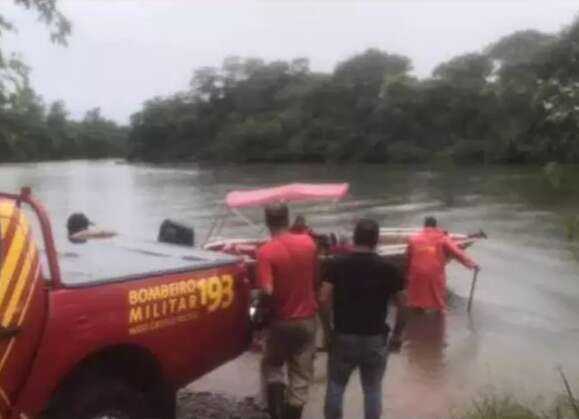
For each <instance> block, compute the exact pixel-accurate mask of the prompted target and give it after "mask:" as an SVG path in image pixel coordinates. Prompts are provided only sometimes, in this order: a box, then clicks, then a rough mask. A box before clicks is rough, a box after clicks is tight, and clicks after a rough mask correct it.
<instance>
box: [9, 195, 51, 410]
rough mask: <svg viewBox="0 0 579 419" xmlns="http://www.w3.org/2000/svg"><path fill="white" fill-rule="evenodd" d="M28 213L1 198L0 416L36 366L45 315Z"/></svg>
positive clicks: (43, 297)
mask: <svg viewBox="0 0 579 419" xmlns="http://www.w3.org/2000/svg"><path fill="white" fill-rule="evenodd" d="M30 227H31V226H30V224H29V223H28V220H27V218H26V215H25V214H24V212H22V211H21V210H20V209H19V208H18V207H17V206H16V205H15V204H14V202H13V201H8V200H5V201H3V200H0V418H5V417H7V416H8V414H9V412H10V410H11V406H12V404H13V403H14V401H15V399H16V397H17V395H18V391H19V389H20V387H21V386H22V384H23V383H24V381H25V379H26V377H27V375H28V372H29V369H30V367H31V364H32V360H33V356H34V353H35V352H36V349H37V345H38V342H39V339H40V334H41V332H42V328H43V325H44V319H45V316H46V295H45V289H44V287H43V284H42V281H41V274H40V268H39V254H38V248H37V247H36V243H35V242H34V240H33V239H32V232H31V228H30Z"/></svg>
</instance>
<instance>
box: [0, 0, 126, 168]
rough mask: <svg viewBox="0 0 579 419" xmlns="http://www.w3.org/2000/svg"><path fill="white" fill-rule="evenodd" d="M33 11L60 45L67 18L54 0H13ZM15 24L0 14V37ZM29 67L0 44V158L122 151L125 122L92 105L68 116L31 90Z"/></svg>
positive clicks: (92, 155) (100, 154)
mask: <svg viewBox="0 0 579 419" xmlns="http://www.w3.org/2000/svg"><path fill="white" fill-rule="evenodd" d="M14 3H15V4H17V5H20V6H23V7H25V8H27V9H29V10H30V11H31V12H35V13H36V14H37V15H38V17H39V20H40V21H42V22H43V23H44V24H45V25H46V26H47V28H48V31H49V36H50V39H51V40H52V41H53V42H55V43H56V44H60V45H66V41H67V38H68V35H69V34H70V31H71V24H70V22H69V21H68V20H67V19H66V18H65V17H64V16H63V15H62V13H61V12H60V11H59V10H58V8H57V4H56V0H14ZM15 29H16V28H15V27H14V26H13V24H12V23H11V22H9V21H8V20H7V19H6V18H5V17H4V16H2V15H0V40H1V39H2V38H3V37H2V35H4V34H5V33H6V32H10V31H14V30H15ZM29 74H30V68H29V67H28V66H27V65H26V64H25V63H24V62H23V61H22V60H21V59H20V57H19V56H18V55H17V54H15V53H12V54H8V53H7V52H6V50H5V49H4V48H0V162H12V161H38V160H57V159H72V158H103V157H117V156H118V157H121V156H125V155H126V146H127V136H128V129H127V127H123V126H120V125H118V124H116V123H115V122H114V121H111V120H108V119H106V118H104V117H103V116H102V115H101V112H100V109H99V108H95V109H91V110H89V111H87V112H86V114H85V116H84V118H83V119H81V120H79V121H77V120H72V119H70V118H69V116H68V112H67V110H66V107H65V105H64V103H63V102H62V101H55V102H52V103H50V104H46V103H45V102H44V100H43V99H42V98H41V97H40V96H39V95H38V94H37V93H36V92H35V91H34V90H33V88H32V87H31V85H30V80H29Z"/></svg>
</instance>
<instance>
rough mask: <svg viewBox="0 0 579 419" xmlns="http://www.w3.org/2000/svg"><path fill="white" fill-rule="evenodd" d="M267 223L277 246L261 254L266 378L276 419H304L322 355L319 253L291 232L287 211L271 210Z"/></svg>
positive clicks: (278, 207) (283, 207) (271, 244)
mask: <svg viewBox="0 0 579 419" xmlns="http://www.w3.org/2000/svg"><path fill="white" fill-rule="evenodd" d="M265 223H266V225H267V227H268V229H269V231H270V233H271V240H270V241H269V242H267V243H265V244H264V245H262V246H261V247H260V248H259V249H258V251H257V267H256V274H257V283H258V287H259V288H260V289H261V300H262V302H261V303H260V309H261V310H263V309H264V307H265V308H268V310H267V311H269V316H267V317H269V321H268V322H267V326H266V327H267V331H266V341H265V350H264V354H263V359H262V377H263V379H264V380H265V383H266V394H267V404H268V410H269V414H270V416H271V418H272V419H282V418H283V419H299V418H301V415H302V410H303V407H304V405H305V404H306V402H307V400H308V391H309V386H310V383H311V380H312V377H313V361H314V354H315V350H316V347H315V336H316V314H317V311H318V303H317V300H316V293H315V288H316V282H317V277H318V273H317V269H318V268H317V266H318V258H317V248H316V244H315V243H314V241H313V239H312V238H311V237H310V236H309V235H308V234H294V233H291V232H290V231H289V211H288V207H287V206H286V205H282V204H276V205H269V206H267V207H266V208H265ZM261 317H263V316H261ZM284 366H287V375H288V380H287V381H288V382H289V385H288V386H287V387H286V386H285V384H284V382H285V381H286V380H285V374H284Z"/></svg>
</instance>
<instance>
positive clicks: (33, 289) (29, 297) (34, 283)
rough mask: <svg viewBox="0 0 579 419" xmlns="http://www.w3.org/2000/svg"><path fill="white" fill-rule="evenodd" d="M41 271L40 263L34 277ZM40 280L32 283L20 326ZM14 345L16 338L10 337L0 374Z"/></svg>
mask: <svg viewBox="0 0 579 419" xmlns="http://www.w3.org/2000/svg"><path fill="white" fill-rule="evenodd" d="M39 273H40V265H38V266H37V267H36V270H35V272H34V277H38V274H39ZM38 282H39V281H34V282H33V283H32V288H31V289H30V293H29V294H28V297H26V303H24V308H23V309H22V312H21V313H20V317H19V318H18V323H17V324H16V326H20V325H21V324H22V322H23V321H24V317H25V316H26V312H27V311H28V306H29V305H30V301H31V300H32V296H33V295H34V292H35V291H36V285H37V284H38ZM13 346H14V338H12V339H10V343H9V344H8V347H7V348H6V352H4V356H3V357H2V360H0V374H1V373H2V370H3V369H4V365H5V364H6V360H7V359H8V355H10V352H12V347H13Z"/></svg>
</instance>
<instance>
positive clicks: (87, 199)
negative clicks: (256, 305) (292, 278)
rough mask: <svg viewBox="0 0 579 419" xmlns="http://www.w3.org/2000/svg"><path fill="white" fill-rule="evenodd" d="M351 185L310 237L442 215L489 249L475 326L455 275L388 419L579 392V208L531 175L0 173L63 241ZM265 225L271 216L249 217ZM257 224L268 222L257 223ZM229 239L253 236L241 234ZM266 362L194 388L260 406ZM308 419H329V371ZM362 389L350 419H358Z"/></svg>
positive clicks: (405, 171) (205, 220) (410, 349)
mask: <svg viewBox="0 0 579 419" xmlns="http://www.w3.org/2000/svg"><path fill="white" fill-rule="evenodd" d="M295 181H303V182H330V181H331V182H342V181H346V182H350V185H351V186H350V191H351V192H350V195H349V197H348V199H347V200H346V201H345V202H343V203H342V204H341V205H339V206H337V207H336V208H330V207H329V206H328V205H315V206H310V207H304V208H302V209H300V212H304V213H306V215H307V217H308V220H309V222H310V224H311V225H313V226H314V227H315V228H317V229H318V228H319V229H322V230H323V229H324V228H329V227H333V228H336V227H339V228H343V229H348V228H350V226H351V225H352V223H353V221H354V220H355V219H356V218H357V217H359V216H370V217H374V218H376V219H377V220H378V221H380V223H381V224H382V226H385V227H398V226H415V225H419V224H420V222H421V220H422V219H423V217H424V216H425V215H427V214H433V215H435V216H437V217H438V218H439V221H440V223H441V224H442V225H443V226H444V227H445V228H446V229H448V230H451V231H459V232H473V231H478V229H479V228H483V229H484V230H485V231H486V233H487V234H488V236H489V239H488V240H486V241H480V242H478V243H477V244H476V245H475V246H474V247H473V248H471V250H470V251H469V253H470V254H471V256H472V257H473V258H474V259H476V260H477V261H478V262H479V264H480V265H481V266H482V271H481V274H480V276H479V283H478V288H477V292H476V297H475V305H474V309H473V312H472V315H470V316H468V315H467V314H466V308H465V305H466V303H465V301H466V297H467V295H468V291H469V287H470V280H471V274H470V273H469V272H468V271H466V270H464V269H463V268H461V267H460V266H458V265H456V264H455V265H452V266H451V267H450V268H449V288H450V289H451V290H452V298H451V299H450V310H449V312H448V315H447V316H446V318H445V319H444V320H440V319H436V318H429V319H426V320H423V321H421V322H420V323H416V324H414V325H413V326H412V325H411V328H410V329H409V331H408V334H407V340H406V342H405V345H404V347H403V350H402V352H401V353H400V354H396V355H392V356H391V357H390V360H389V366H388V372H387V377H386V381H385V389H384V402H385V408H386V413H387V415H388V417H400V418H434V417H443V416H445V415H447V413H448V412H449V411H453V410H455V409H460V408H462V407H464V406H465V405H467V404H469V403H470V402H471V401H472V400H473V399H474V398H477V397H480V396H484V395H486V394H493V393H499V394H504V393H509V394H513V395H514V396H516V397H518V398H521V399H523V400H534V399H535V398H537V397H539V396H543V397H545V398H546V399H549V398H550V397H551V396H553V395H555V394H558V393H560V392H561V391H562V389H563V387H562V382H561V379H560V377H559V375H558V373H557V367H558V366H561V367H562V368H563V369H564V370H565V372H566V373H567V375H568V376H569V378H570V380H571V383H572V385H573V384H575V385H576V387H577V391H578V392H579V357H578V356H577V354H578V347H579V275H578V274H579V249H578V246H577V245H576V244H575V243H573V242H571V241H569V239H568V238H567V237H566V230H565V220H566V219H567V218H568V217H570V216H572V215H574V214H579V194H577V193H575V194H573V193H569V191H565V192H561V191H554V190H552V189H550V188H549V185H548V184H547V183H546V181H545V180H544V179H543V177H542V174H541V171H540V170H539V169H536V168H535V169H533V168H524V169H522V168H504V167H488V168H415V167H396V168H385V167H382V166H372V165H360V166H337V165H336V166H333V165H254V166H239V165H222V166H211V167H199V166H193V165H172V166H169V165H167V166H148V165H127V164H124V163H122V162H115V161H96V162H86V161H73V162H59V163H33V164H8V165H0V190H2V191H16V190H18V188H20V187H21V186H31V187H32V188H33V192H34V194H35V195H36V196H37V197H39V198H40V199H41V200H42V201H43V203H44V204H45V205H46V207H47V208H48V211H49V213H50V216H51V219H52V221H53V223H54V229H55V232H56V236H57V241H58V243H60V244H63V243H64V239H65V234H64V233H65V231H64V223H65V220H66V217H67V216H68V215H69V214H70V213H71V212H73V211H83V212H86V213H87V215H88V216H89V218H91V219H92V220H93V221H95V222H97V223H98V224H99V225H102V226H105V227H110V228H113V229H115V230H117V231H118V232H119V233H121V234H122V235H123V236H125V237H128V238H131V239H134V240H141V239H142V240H153V239H155V237H156V233H157V229H158V226H159V224H160V223H161V221H162V220H163V219H164V218H167V217H169V218H174V219H177V220H182V221H184V222H187V223H190V224H192V225H193V226H194V227H195V230H196V234H197V240H198V241H200V240H202V239H203V238H204V236H205V233H206V232H207V230H208V226H209V225H210V223H211V221H212V220H213V219H214V217H215V216H216V214H218V213H219V212H220V211H222V201H223V197H224V195H225V193H226V192H227V191H229V190H233V189H238V188H248V187H259V186H266V185H275V184H280V183H287V182H295ZM249 216H250V217H254V218H255V217H259V214H256V213H254V214H249ZM256 219H257V220H259V218H256ZM228 231H235V232H236V233H241V232H243V228H242V224H240V223H235V222H234V223H232V224H231V225H230V226H229V230H228ZM256 366H257V356H255V355H251V354H247V355H245V356H244V357H242V359H241V360H238V361H235V362H233V363H230V364H228V365H227V366H225V367H224V368H221V369H220V370H218V371H216V372H215V373H212V374H210V375H209V376H207V377H206V378H204V379H202V380H201V381H199V382H197V383H195V384H194V385H193V386H192V388H193V389H194V390H210V391H223V392H225V393H230V394H232V395H234V396H239V397H244V396H251V395H255V394H257V391H258V388H257V385H258V378H257V373H256ZM316 367H317V370H316V385H315V386H314V388H313V390H312V402H311V403H310V404H309V405H308V408H307V411H306V417H308V418H315V417H320V416H321V405H322V400H323V381H324V377H325V368H324V357H323V356H320V357H318V360H317V364H316ZM360 409H361V399H360V389H359V384H358V380H357V379H354V380H352V383H351V385H350V388H349V390H348V394H347V397H346V407H345V413H346V417H360V414H359V412H361V410H360Z"/></svg>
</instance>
